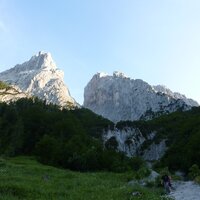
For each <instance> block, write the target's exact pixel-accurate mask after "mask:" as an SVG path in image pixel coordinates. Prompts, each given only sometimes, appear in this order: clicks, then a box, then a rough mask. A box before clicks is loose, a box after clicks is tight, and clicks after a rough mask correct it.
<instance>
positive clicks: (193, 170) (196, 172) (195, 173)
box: [188, 164, 200, 180]
mask: <svg viewBox="0 0 200 200" xmlns="http://www.w3.org/2000/svg"><path fill="white" fill-rule="evenodd" d="M188 176H189V178H190V179H192V180H194V179H195V178H196V177H199V176H200V169H199V166H198V165H196V164H194V165H192V166H191V167H190V169H189V174H188Z"/></svg>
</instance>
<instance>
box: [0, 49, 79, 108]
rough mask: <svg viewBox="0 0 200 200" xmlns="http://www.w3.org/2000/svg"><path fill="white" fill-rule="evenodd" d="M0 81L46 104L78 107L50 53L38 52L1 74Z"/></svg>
mask: <svg viewBox="0 0 200 200" xmlns="http://www.w3.org/2000/svg"><path fill="white" fill-rule="evenodd" d="M0 80H1V81H4V82H6V83H8V84H11V85H14V86H17V87H18V88H19V89H20V90H21V91H22V92H24V93H26V94H29V95H32V96H37V97H38V98H40V99H42V100H45V101H46V102H47V103H53V104H57V105H60V106H72V107H74V106H78V104H77V103H76V101H75V100H74V99H73V98H72V97H71V95H70V92H69V89H68V88H67V86H66V85H65V83H64V73H63V71H61V70H60V69H58V68H57V67H56V64H55V62H54V61H53V59H52V57H51V54H50V53H45V52H39V53H38V54H36V55H35V56H32V58H31V59H30V60H29V61H27V62H24V63H23V64H18V65H16V66H15V67H13V68H11V69H9V70H7V71H4V72H1V73H0Z"/></svg>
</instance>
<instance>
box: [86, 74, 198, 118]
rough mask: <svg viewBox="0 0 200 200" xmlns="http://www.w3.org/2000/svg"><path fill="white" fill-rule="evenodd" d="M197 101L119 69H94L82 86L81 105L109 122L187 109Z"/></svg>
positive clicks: (149, 116) (196, 104) (195, 104)
mask: <svg viewBox="0 0 200 200" xmlns="http://www.w3.org/2000/svg"><path fill="white" fill-rule="evenodd" d="M192 106H198V103H197V102H195V101H194V100H192V99H187V98H186V97H185V96H184V95H181V94H179V93H173V92H171V91H170V90H169V89H167V88H165V87H163V86H151V85H149V84H148V83H146V82H144V81H143V80H140V79H135V80H134V79H131V78H128V77H126V76H125V75H124V74H123V73H120V72H114V73H113V76H109V75H107V74H103V73H97V74H96V75H94V76H93V78H92V79H91V80H90V82H89V83H88V84H87V86H86V87H85V90H84V107H86V108H89V109H91V110H92V111H93V112H95V113H97V114H99V115H102V116H103V117H105V118H108V119H110V120H111V121H113V122H118V121H125V120H139V119H141V118H143V119H151V118H152V117H153V116H154V115H155V113H157V114H158V113H159V114H163V113H170V112H173V111H176V110H177V109H182V110H188V109H190V108H191V107H192Z"/></svg>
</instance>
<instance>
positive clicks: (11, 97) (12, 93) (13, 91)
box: [0, 82, 29, 103]
mask: <svg viewBox="0 0 200 200" xmlns="http://www.w3.org/2000/svg"><path fill="white" fill-rule="evenodd" d="M0 83H1V82H0ZM21 98H29V96H28V95H27V94H25V93H23V92H22V91H21V90H20V89H19V88H16V87H14V86H13V87H12V86H7V87H0V103H1V102H5V103H10V102H14V101H17V100H18V99H21Z"/></svg>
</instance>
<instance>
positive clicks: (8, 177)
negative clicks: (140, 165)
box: [0, 157, 161, 200]
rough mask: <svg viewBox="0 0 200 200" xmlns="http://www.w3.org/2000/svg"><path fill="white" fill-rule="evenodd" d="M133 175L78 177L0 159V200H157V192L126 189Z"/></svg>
mask: <svg viewBox="0 0 200 200" xmlns="http://www.w3.org/2000/svg"><path fill="white" fill-rule="evenodd" d="M133 177H134V173H133V172H132V173H110V172H98V173H80V172H73V171H70V170H63V169H57V168H54V167H50V166H47V165H42V164H39V163H38V162H36V161H35V160H34V159H33V158H28V157H17V158H12V159H2V158H0V180H1V181H0V200H6V199H7V200H23V199H24V200H25V199H26V200H32V199H40V200H43V199H44V200H46V199H60V200H65V199H67V200H80V199H82V200H102V199H103V200H111V199H115V200H124V199H130V200H134V199H138V197H136V198H135V197H133V196H132V192H134V191H139V192H140V193H141V196H140V197H141V198H142V199H143V200H149V199H151V200H160V199H161V198H160V191H159V190H158V191H157V190H154V191H153V190H151V189H148V188H142V187H138V186H131V185H128V184H127V183H128V181H129V180H130V179H132V178H133Z"/></svg>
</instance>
